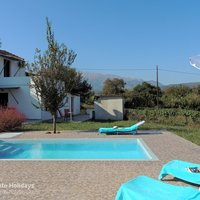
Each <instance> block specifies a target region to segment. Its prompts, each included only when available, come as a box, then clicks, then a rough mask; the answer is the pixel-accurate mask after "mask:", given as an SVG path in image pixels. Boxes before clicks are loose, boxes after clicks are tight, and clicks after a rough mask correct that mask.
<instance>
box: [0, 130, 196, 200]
mask: <svg viewBox="0 0 200 200" xmlns="http://www.w3.org/2000/svg"><path fill="white" fill-rule="evenodd" d="M104 137H105V138H121V137H123V138H131V137H134V138H136V137H138V138H142V139H143V140H144V141H145V143H146V144H147V146H148V147H149V148H150V149H151V150H152V151H153V153H154V154H155V155H156V156H157V157H158V159H159V160H158V161H4V160H1V161H0V169H1V170H0V195H1V199H6V200H8V199H9V200H10V199H11V200H12V199H13V200H16V199H19V200H27V199H31V200H33V199H37V200H40V199H48V200H56V199H59V200H79V199H81V200H112V199H114V198H115V194H116V192H117V190H118V188H119V187H120V185H121V184H122V183H123V182H125V181H127V180H130V179H132V178H134V177H136V176H138V175H145V176H150V177H152V178H155V179H156V178H157V177H158V174H159V172H160V169H161V167H162V165H163V164H164V163H166V162H168V161H170V160H173V159H181V160H186V161H190V162H197V163H200V156H199V155H200V147H199V146H197V145H195V144H193V143H191V142H189V141H187V140H185V139H183V138H181V137H179V136H176V135H175V134H173V133H170V132H167V131H161V132H159V131H139V133H138V135H134V136H131V135H126V136H124V135H119V136H117V135H111V136H108V135H98V134H97V133H96V132H85V131H65V132H61V133H60V134H51V135H50V134H45V132H26V133H24V134H23V135H20V136H17V137H16V138H18V139H25V138H27V139H31V138H104ZM166 182H168V183H170V184H173V185H190V184H188V183H186V182H183V181H180V180H177V179H173V177H170V176H168V177H167V181H166ZM3 184H4V185H3ZM12 184H13V185H12ZM17 184H18V185H19V184H21V185H22V184H26V185H28V184H29V185H31V184H32V187H31V188H30V189H27V188H23V187H22V186H21V187H18V185H17ZM6 186H7V188H5V187H6ZM8 186H9V187H8ZM24 187H25V186H24ZM194 187H196V186H194Z"/></svg>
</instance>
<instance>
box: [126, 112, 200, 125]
mask: <svg viewBox="0 0 200 200" xmlns="http://www.w3.org/2000/svg"><path fill="white" fill-rule="evenodd" d="M125 115H126V116H125V118H126V119H128V120H136V121H137V120H146V121H149V122H157V123H162V124H171V125H194V124H198V123H200V112H199V111H194V110H186V109H175V108H174V109H172V108H171V109H164V108H163V109H161V108H159V109H157V108H155V109H152V108H146V109H128V110H126V112H125Z"/></svg>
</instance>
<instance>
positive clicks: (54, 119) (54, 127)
mask: <svg viewBox="0 0 200 200" xmlns="http://www.w3.org/2000/svg"><path fill="white" fill-rule="evenodd" d="M52 117H53V133H56V113H54V114H53V115H52Z"/></svg>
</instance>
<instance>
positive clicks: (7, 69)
mask: <svg viewBox="0 0 200 200" xmlns="http://www.w3.org/2000/svg"><path fill="white" fill-rule="evenodd" d="M9 76H10V61H9V60H4V77H9Z"/></svg>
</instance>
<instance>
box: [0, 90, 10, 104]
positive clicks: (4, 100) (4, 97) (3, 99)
mask: <svg viewBox="0 0 200 200" xmlns="http://www.w3.org/2000/svg"><path fill="white" fill-rule="evenodd" d="M7 105H8V93H0V106H3V107H7Z"/></svg>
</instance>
